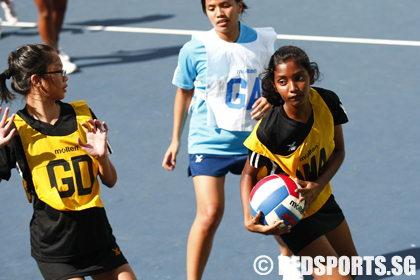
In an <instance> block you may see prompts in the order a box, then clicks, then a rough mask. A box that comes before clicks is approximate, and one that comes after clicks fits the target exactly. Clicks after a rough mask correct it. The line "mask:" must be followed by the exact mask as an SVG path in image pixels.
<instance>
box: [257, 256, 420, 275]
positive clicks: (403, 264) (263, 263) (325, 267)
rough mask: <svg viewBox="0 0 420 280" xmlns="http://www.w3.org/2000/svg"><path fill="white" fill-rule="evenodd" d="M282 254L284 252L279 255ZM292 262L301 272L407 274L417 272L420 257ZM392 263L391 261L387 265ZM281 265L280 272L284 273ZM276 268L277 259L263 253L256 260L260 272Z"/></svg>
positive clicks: (346, 258) (328, 258)
mask: <svg viewBox="0 0 420 280" xmlns="http://www.w3.org/2000/svg"><path fill="white" fill-rule="evenodd" d="M279 258H280V256H279ZM291 259H292V264H293V265H294V266H295V267H296V268H297V269H296V270H294V271H298V272H300V273H301V275H311V274H312V273H314V274H315V275H319V276H321V275H332V270H333V268H335V267H338V271H339V273H340V274H341V275H377V276H384V275H389V276H391V275H392V276H400V275H402V274H405V275H407V276H411V275H416V259H415V258H414V257H413V256H406V257H404V258H403V257H400V256H393V257H392V258H391V262H390V264H388V260H387V258H386V257H384V256H375V257H373V256H364V257H360V256H357V257H351V258H349V257H346V256H342V257H340V258H337V257H333V256H331V257H326V258H325V257H322V256H317V257H315V258H311V257H305V256H302V257H298V256H292V257H291ZM279 261H280V259H279ZM387 264H388V265H387ZM278 267H279V275H283V271H281V269H280V266H278ZM273 269H274V263H273V260H272V259H271V258H270V257H268V256H266V255H262V256H259V257H257V258H256V259H255V261H254V271H255V272H256V273H258V274H259V275H268V274H270V273H271V272H272V271H273Z"/></svg>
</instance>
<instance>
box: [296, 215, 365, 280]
mask: <svg viewBox="0 0 420 280" xmlns="http://www.w3.org/2000/svg"><path fill="white" fill-rule="evenodd" d="M299 256H309V257H311V258H312V260H313V259H314V258H315V257H316V256H323V257H324V258H325V259H327V257H328V256H334V257H336V259H337V260H338V258H339V257H341V256H347V257H349V258H351V257H352V256H358V254H357V251H356V248H355V246H354V243H353V239H352V237H351V233H350V229H349V227H348V225H347V222H346V220H344V221H343V222H342V223H341V224H340V225H339V226H338V227H337V228H336V229H334V230H333V231H331V232H329V233H327V234H326V235H323V236H321V237H319V238H318V239H316V240H315V241H313V242H312V243H311V244H309V245H308V246H306V247H305V248H304V249H303V250H302V251H301V252H300V253H299ZM324 268H325V271H327V270H326V267H324ZM314 269H315V267H314ZM331 270H332V275H326V273H325V275H316V274H315V273H313V274H312V275H313V276H314V277H315V279H317V280H321V279H322V280H324V279H334V280H336V279H337V280H338V279H343V280H344V279H345V280H351V279H355V278H356V276H357V275H353V276H351V275H340V273H339V270H338V267H333V268H332V269H331ZM350 271H351V270H350Z"/></svg>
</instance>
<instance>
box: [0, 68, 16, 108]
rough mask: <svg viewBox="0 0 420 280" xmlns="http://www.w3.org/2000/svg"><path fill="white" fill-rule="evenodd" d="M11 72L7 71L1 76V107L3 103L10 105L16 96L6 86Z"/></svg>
mask: <svg viewBox="0 0 420 280" xmlns="http://www.w3.org/2000/svg"><path fill="white" fill-rule="evenodd" d="M10 77H11V75H10V70H9V69H7V70H5V71H4V72H3V73H1V74H0V100H1V101H0V105H2V104H3V102H6V103H10V101H12V100H13V99H15V98H16V96H15V95H14V94H13V93H12V92H10V90H9V89H8V88H7V86H6V80H8V79H10Z"/></svg>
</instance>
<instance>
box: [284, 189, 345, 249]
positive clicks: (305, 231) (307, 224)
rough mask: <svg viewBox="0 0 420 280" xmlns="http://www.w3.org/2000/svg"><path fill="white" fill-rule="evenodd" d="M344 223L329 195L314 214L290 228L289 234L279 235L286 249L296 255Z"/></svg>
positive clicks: (338, 209)
mask: <svg viewBox="0 0 420 280" xmlns="http://www.w3.org/2000/svg"><path fill="white" fill-rule="evenodd" d="M343 221H344V214H343V211H341V208H340V206H338V204H337V202H336V201H335V199H334V196H333V195H332V194H331V196H330V198H328V200H327V202H326V203H325V204H324V205H323V206H322V207H321V209H319V210H318V212H316V213H315V214H313V215H311V216H309V217H308V218H305V219H302V220H300V222H299V223H298V224H297V225H296V226H294V227H292V229H291V230H290V233H285V234H282V235H280V237H281V238H282V239H283V241H284V243H286V245H287V247H289V249H290V250H291V251H292V252H293V254H295V255H297V254H298V253H299V252H300V251H301V250H302V249H303V248H305V247H306V246H308V245H309V244H310V243H312V242H313V241H315V240H316V239H317V238H319V237H321V236H323V235H324V234H326V233H328V232H330V231H332V230H334V229H336V228H337V227H338V226H339V225H341V223H342V222H343Z"/></svg>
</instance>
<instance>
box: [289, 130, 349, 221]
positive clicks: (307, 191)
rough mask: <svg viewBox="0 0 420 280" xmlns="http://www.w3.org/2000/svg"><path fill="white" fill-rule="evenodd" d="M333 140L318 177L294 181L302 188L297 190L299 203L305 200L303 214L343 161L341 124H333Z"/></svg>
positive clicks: (343, 149)
mask: <svg viewBox="0 0 420 280" xmlns="http://www.w3.org/2000/svg"><path fill="white" fill-rule="evenodd" d="M334 142H335V148H334V151H333V152H332V154H331V156H330V158H329V159H328V160H327V162H326V164H325V166H324V171H323V172H322V173H321V175H320V176H319V177H318V179H316V180H315V181H313V182H309V181H302V180H299V179H296V182H297V183H298V184H299V185H301V186H302V187H303V188H302V189H299V190H298V192H300V193H301V194H302V197H301V198H300V199H299V203H300V202H301V201H302V200H305V208H304V210H303V212H304V214H306V212H307V211H308V209H309V207H310V206H311V204H312V202H314V201H315V199H316V198H317V197H318V195H319V194H320V193H321V192H322V191H323V190H324V188H325V186H326V185H327V184H328V182H329V181H331V179H332V178H333V177H334V175H335V174H336V173H337V171H338V169H339V168H340V166H341V164H342V163H343V161H344V156H345V154H346V152H345V148H344V136H343V128H342V126H341V125H336V126H334Z"/></svg>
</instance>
